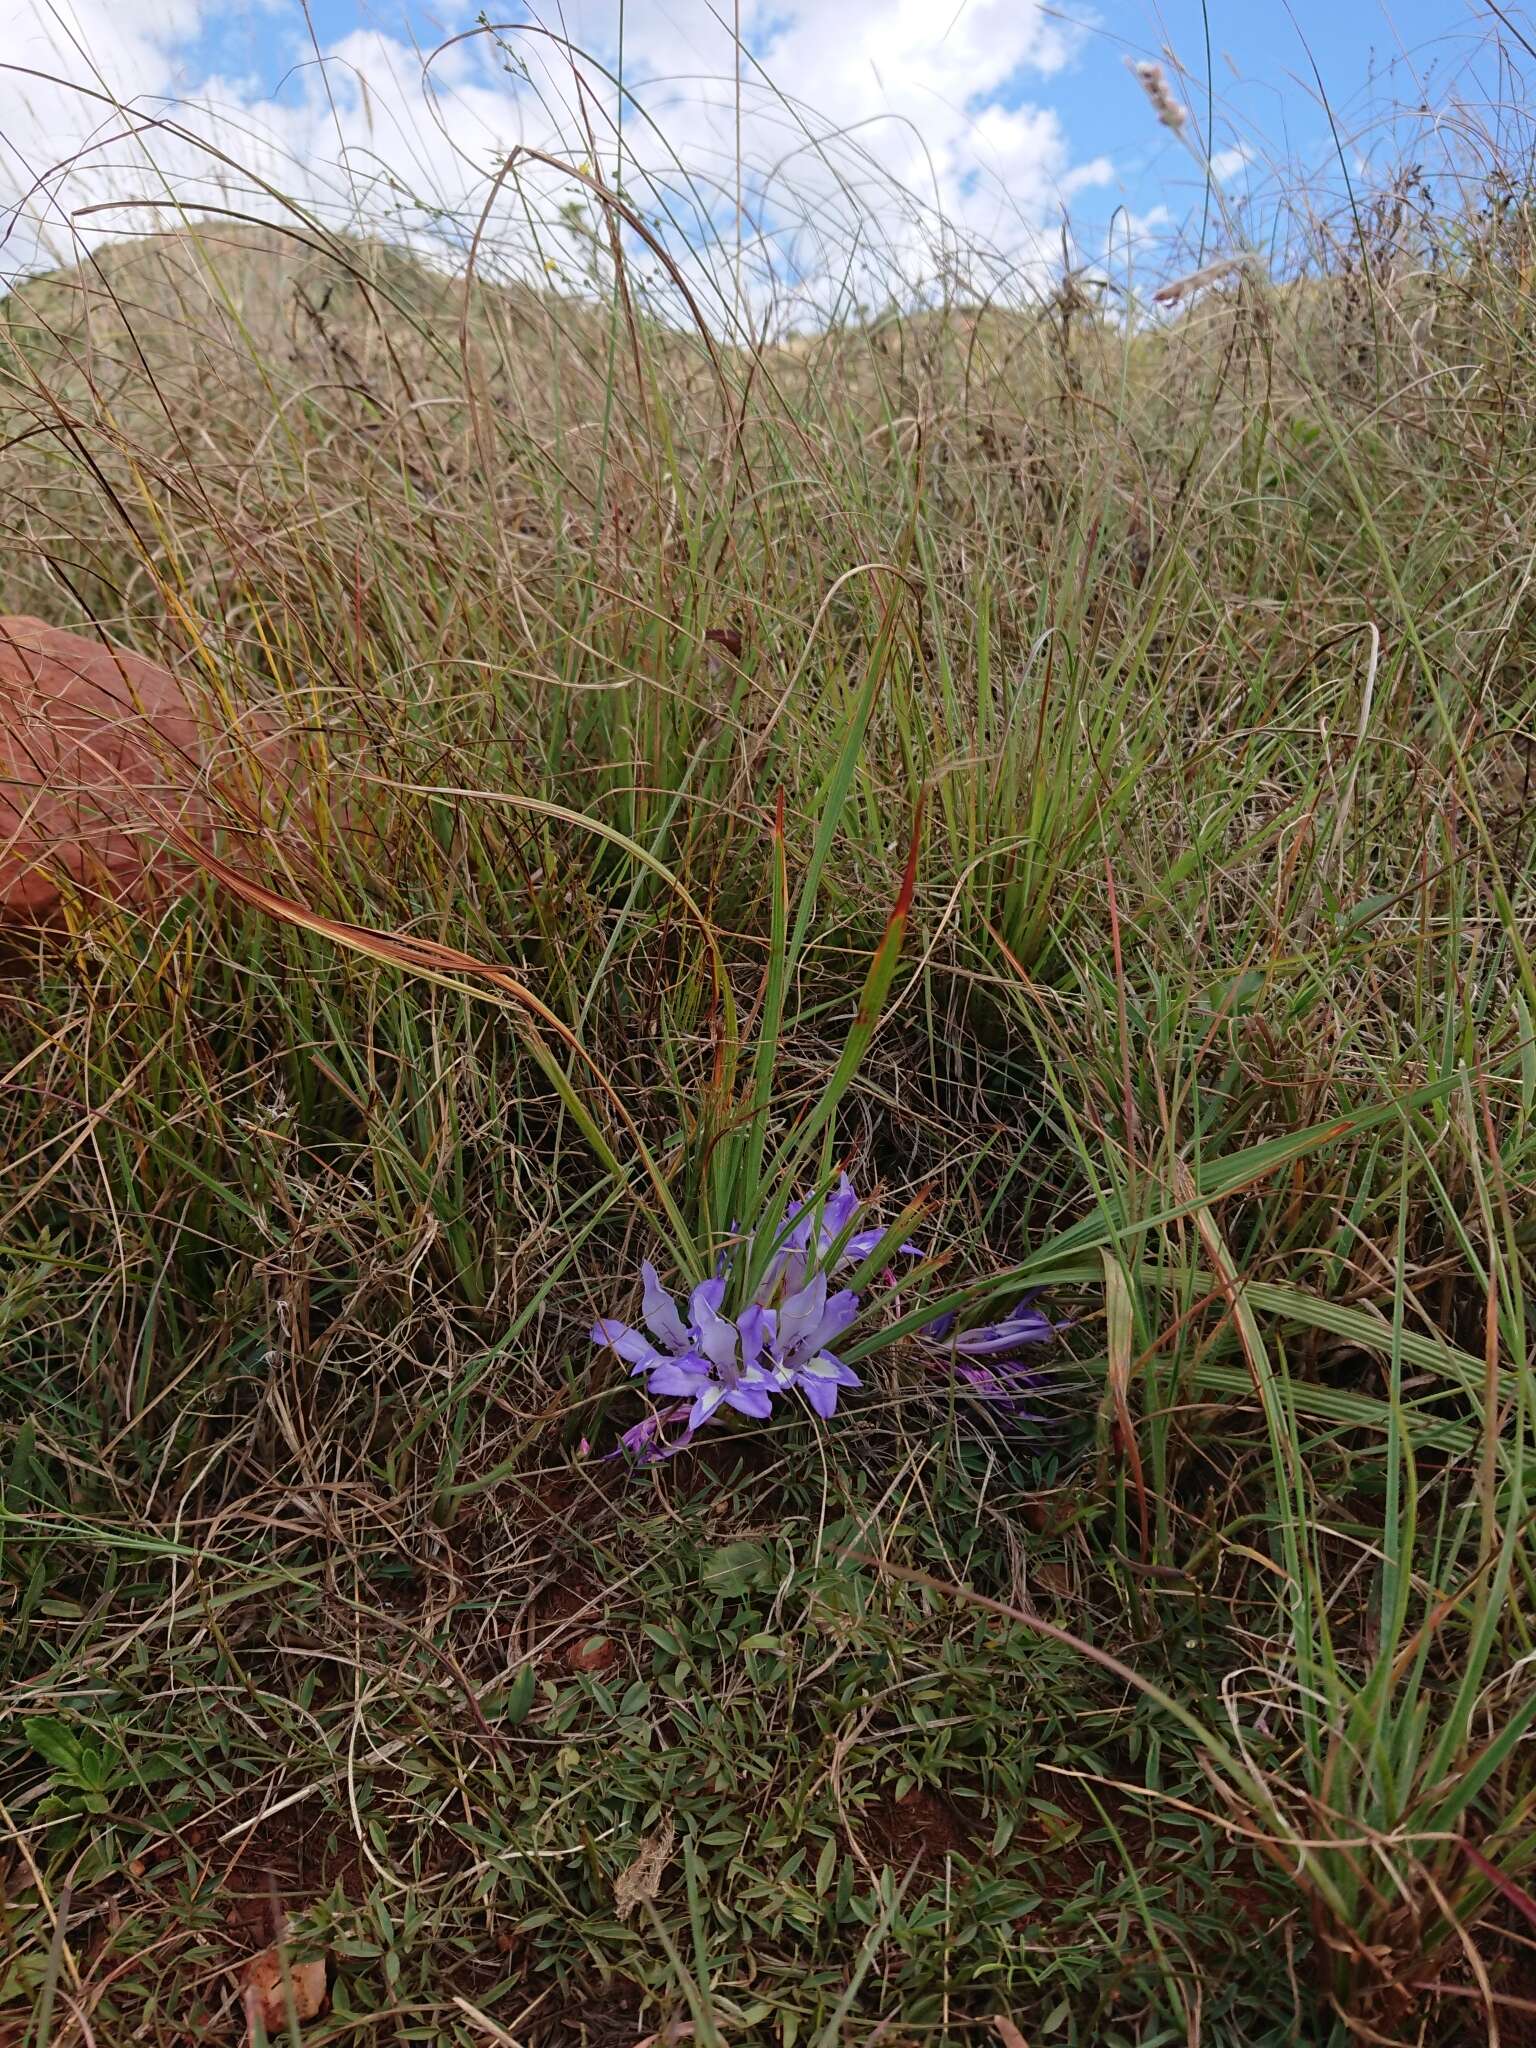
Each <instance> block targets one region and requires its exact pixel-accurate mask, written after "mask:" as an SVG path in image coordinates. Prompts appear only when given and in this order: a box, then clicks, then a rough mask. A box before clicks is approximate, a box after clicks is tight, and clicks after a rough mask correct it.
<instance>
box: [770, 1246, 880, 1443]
mask: <svg viewBox="0 0 1536 2048" xmlns="http://www.w3.org/2000/svg"><path fill="white" fill-rule="evenodd" d="M858 1312H859V1297H858V1296H857V1295H856V1294H854V1293H853V1292H851V1290H850V1289H848V1288H846V1287H844V1288H842V1289H840V1291H839V1292H838V1293H836V1294H834V1295H831V1296H830V1297H829V1296H828V1294H827V1276H826V1274H825V1272H818V1273H814V1274H813V1275H812V1276H811V1278H810V1279H809V1280H808V1281H807V1282H806V1284H805V1285H804V1286H803V1287H800V1288H797V1289H796V1290H795V1291H794V1292H793V1293H791V1294H786V1295H785V1296H784V1297H783V1298H782V1299H781V1301H780V1302H779V1305H778V1307H777V1308H767V1307H765V1306H764V1305H763V1303H762V1302H761V1301H754V1302H751V1303H749V1304H748V1306H747V1307H746V1308H744V1309H743V1310H742V1312H741V1317H740V1324H739V1327H740V1330H741V1348H742V1354H743V1356H744V1357H750V1358H751V1360H752V1362H753V1364H754V1365H755V1364H757V1363H758V1361H759V1360H762V1359H766V1360H767V1371H768V1374H769V1377H770V1379H771V1381H772V1383H773V1386H774V1388H775V1390H776V1391H779V1392H784V1393H788V1392H789V1391H790V1389H791V1388H793V1389H794V1390H795V1391H796V1392H798V1393H801V1394H803V1395H804V1396H805V1398H806V1400H807V1401H808V1402H809V1403H810V1405H811V1407H812V1408H813V1409H814V1410H815V1411H816V1413H817V1414H818V1415H819V1416H821V1417H822V1418H823V1420H826V1419H829V1418H830V1417H831V1416H833V1415H835V1414H836V1413H837V1390H838V1388H839V1387H857V1386H862V1385H863V1382H862V1380H860V1378H859V1376H858V1374H857V1373H856V1372H854V1371H853V1370H852V1369H851V1368H850V1367H848V1366H846V1365H844V1364H843V1361H842V1360H841V1359H840V1358H839V1357H837V1355H836V1354H835V1353H834V1352H831V1351H829V1350H828V1349H827V1348H826V1347H827V1346H828V1345H829V1344H831V1343H833V1342H834V1341H835V1340H836V1339H837V1338H838V1337H840V1336H841V1335H842V1333H843V1332H844V1330H846V1329H847V1327H848V1325H849V1324H850V1323H851V1322H852V1321H853V1319H854V1317H855V1316H856V1315H857V1314H858Z"/></svg>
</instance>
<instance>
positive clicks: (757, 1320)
mask: <svg viewBox="0 0 1536 2048" xmlns="http://www.w3.org/2000/svg"><path fill="white" fill-rule="evenodd" d="M777 1322H778V1317H777V1316H776V1315H775V1314H774V1312H773V1310H772V1309H771V1308H763V1307H761V1306H760V1305H759V1304H758V1303H757V1302H755V1301H749V1302H748V1303H747V1305H746V1307H745V1308H744V1309H743V1310H742V1312H741V1314H740V1315H739V1316H738V1317H737V1318H736V1329H737V1332H738V1334H739V1335H740V1338H741V1364H742V1370H743V1372H751V1370H752V1369H753V1367H754V1366H755V1365H756V1364H757V1361H758V1359H759V1358H760V1357H761V1355H762V1350H763V1346H764V1345H765V1344H766V1345H768V1346H769V1347H770V1349H771V1348H772V1345H773V1340H774V1329H775V1326H776V1324H777Z"/></svg>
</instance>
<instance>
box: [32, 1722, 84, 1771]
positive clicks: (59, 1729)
mask: <svg viewBox="0 0 1536 2048" xmlns="http://www.w3.org/2000/svg"><path fill="white" fill-rule="evenodd" d="M21 1732H22V1734H23V1735H25V1737H26V1738H27V1741H28V1742H29V1743H30V1744H31V1746H32V1748H33V1749H35V1750H36V1751H37V1753H38V1755H39V1756H40V1757H41V1758H42V1759H43V1761H44V1763H46V1764H51V1765H52V1766H53V1768H54V1770H56V1771H64V1772H66V1773H67V1774H68V1775H69V1776H70V1777H72V1778H73V1777H77V1776H78V1775H79V1771H80V1745H79V1743H78V1742H77V1741H76V1740H75V1737H74V1736H73V1735H72V1734H71V1733H70V1732H69V1730H68V1728H66V1727H65V1725H64V1723H63V1722H62V1721H45V1720H41V1719H34V1720H29V1721H23V1723H22V1724H21Z"/></svg>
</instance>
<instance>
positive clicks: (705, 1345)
mask: <svg viewBox="0 0 1536 2048" xmlns="http://www.w3.org/2000/svg"><path fill="white" fill-rule="evenodd" d="M704 1284H705V1286H708V1284H709V1283H708V1281H706V1282H705V1283H704ZM703 1292H704V1288H703V1287H696V1288H695V1289H694V1291H693V1311H694V1323H695V1326H696V1327H697V1329H698V1333H699V1349H700V1350H701V1351H702V1352H703V1354H704V1356H705V1357H706V1358H707V1359H708V1360H709V1362H710V1364H711V1365H713V1366H715V1367H716V1368H718V1370H719V1371H721V1372H731V1371H732V1370H734V1368H735V1364H736V1325H735V1324H734V1323H733V1322H732V1321H731V1320H730V1318H729V1317H728V1316H722V1315H717V1314H716V1313H715V1310H714V1309H713V1308H712V1307H711V1306H710V1304H709V1303H708V1302H707V1301H704V1300H701V1299H700V1297H701V1296H702V1295H703Z"/></svg>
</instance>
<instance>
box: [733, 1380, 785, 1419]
mask: <svg viewBox="0 0 1536 2048" xmlns="http://www.w3.org/2000/svg"><path fill="white" fill-rule="evenodd" d="M725 1401H726V1406H727V1407H728V1408H734V1409H735V1410H736V1412H737V1414H738V1415H750V1416H751V1417H752V1418H753V1420H754V1421H755V1422H766V1421H767V1420H768V1417H769V1416H770V1415H771V1414H772V1413H773V1396H772V1394H771V1393H769V1391H768V1389H767V1388H766V1387H731V1388H728V1389H727V1391H726V1396H725Z"/></svg>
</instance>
